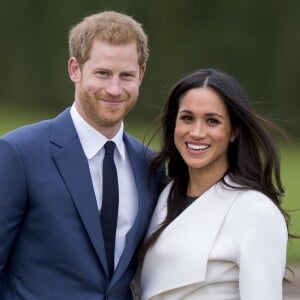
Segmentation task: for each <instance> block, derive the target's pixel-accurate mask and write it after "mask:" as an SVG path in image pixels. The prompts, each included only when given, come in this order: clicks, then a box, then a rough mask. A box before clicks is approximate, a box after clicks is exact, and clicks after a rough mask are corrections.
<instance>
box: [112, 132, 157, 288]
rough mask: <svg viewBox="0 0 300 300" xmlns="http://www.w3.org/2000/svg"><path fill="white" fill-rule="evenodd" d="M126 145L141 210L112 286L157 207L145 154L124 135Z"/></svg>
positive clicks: (130, 233) (129, 234)
mask: <svg viewBox="0 0 300 300" xmlns="http://www.w3.org/2000/svg"><path fill="white" fill-rule="evenodd" d="M124 143H125V146H126V150H127V152H128V155H129V158H130V161H131V167H132V170H133V174H134V178H135V183H136V187H137V193H138V201H139V209H138V213H137V216H136V219H135V222H134V224H133V226H132V228H131V230H130V231H129V232H128V234H127V236H126V245H125V248H124V251H123V254H122V256H121V258H120V261H119V264H118V266H117V269H116V272H115V274H114V276H113V279H112V284H114V282H116V281H117V280H118V279H119V278H120V276H121V275H122V274H123V272H125V270H126V269H127V267H128V264H129V263H130V261H131V258H132V256H133V255H134V253H135V251H136V248H137V246H138V244H139V243H140V241H141V240H142V238H143V236H144V234H145V230H146V228H147V226H148V223H149V221H150V218H151V214H152V212H153V209H154V205H155V201H153V195H151V191H150V190H149V189H148V181H147V180H148V168H147V164H146V156H145V153H144V151H141V145H140V144H136V141H134V140H132V139H131V137H130V136H128V135H127V134H126V133H125V134H124Z"/></svg>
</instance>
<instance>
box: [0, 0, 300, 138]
mask: <svg viewBox="0 0 300 300" xmlns="http://www.w3.org/2000/svg"><path fill="white" fill-rule="evenodd" d="M0 6H1V7H0V9H1V12H2V14H1V15H2V16H1V19H0V28H1V29H0V30H1V37H2V39H1V47H0V57H1V66H2V70H3V71H2V72H1V73H0V81H1V89H0V101H1V103H9V104H10V105H13V104H15V105H18V106H25V105H26V106H31V107H41V108H45V109H56V110H57V111H58V110H61V109H62V108H63V107H65V106H66V105H70V104H71V103H72V101H73V87H72V84H71V82H70V81H69V79H68V74H67V60H68V44H67V39H68V31H69V29H70V27H71V26H72V25H73V24H75V23H77V22H78V21H79V20H80V19H81V18H82V17H83V16H85V15H88V14H90V13H93V12H98V11H101V10H118V11H121V12H124V13H127V14H129V15H132V16H134V17H135V18H136V19H137V20H138V21H139V22H141V23H142V24H143V26H144V28H145V30H146V32H147V33H148V35H149V42H150V59H149V63H148V66H147V73H146V77H145V80H144V83H143V85H142V89H141V95H140V100H139V102H138V104H137V107H136V108H135V110H134V112H133V113H132V114H131V115H130V118H136V119H139V118H140V119H142V120H150V119H153V118H154V116H156V115H157V114H158V112H159V111H160V109H161V106H162V104H163V103H164V101H165V99H166V97H167V94H168V91H169V89H170V88H171V86H172V85H173V84H174V83H175V81H177V80H178V79H179V78H180V77H182V76H183V75H185V74H187V73H189V72H191V71H193V70H195V69H197V68H204V67H215V68H220V69H224V70H225V71H227V72H229V73H230V74H232V75H234V76H236V77H237V78H238V79H239V80H240V82H241V83H242V85H243V86H244V87H245V90H246V92H247V94H248V96H249V99H250V100H251V101H252V102H253V103H254V104H255V106H256V107H257V109H258V110H259V111H261V112H263V113H265V114H267V115H268V116H269V117H271V118H273V119H274V120H276V121H278V123H279V124H280V125H283V127H285V128H286V129H287V130H288V131H289V132H290V133H291V135H293V136H297V137H300V120H299V116H298V114H299V111H300V109H299V106H300V103H299V101H298V86H299V83H298V81H299V79H298V78H299V77H300V59H299V58H298V55H299V54H298V53H300V51H299V50H300V35H299V33H298V30H299V28H300V2H299V1H297V0H287V1H285V2H284V3H283V2H282V1H279V0H265V1H263V2H262V1H259V0H252V1H250V0H232V1H225V0H211V1H199V0H189V1H182V0H173V1H172V2H169V1H161V0H152V1H151V2H150V1H149V2H142V1H140V0H131V1H130V0H128V1H123V0H109V1H108V0H103V1H96V0H89V1H83V0H60V1H58V0H53V1H38V0H27V1H16V0H11V1H7V2H4V1H3V2H2V3H1V4H0Z"/></svg>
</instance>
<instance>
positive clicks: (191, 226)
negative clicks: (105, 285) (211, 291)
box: [141, 184, 235, 299]
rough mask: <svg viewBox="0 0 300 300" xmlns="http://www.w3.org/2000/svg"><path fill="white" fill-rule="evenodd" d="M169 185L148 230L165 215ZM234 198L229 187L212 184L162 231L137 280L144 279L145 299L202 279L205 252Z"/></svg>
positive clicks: (209, 246)
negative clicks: (140, 276)
mask: <svg viewBox="0 0 300 300" xmlns="http://www.w3.org/2000/svg"><path fill="white" fill-rule="evenodd" d="M170 187H171V184H169V185H168V186H167V188H166V189H165V191H164V192H163V194H162V195H161V197H160V199H159V203H158V205H157V208H156V210H155V213H154V218H153V221H152V222H151V227H150V230H155V227H156V226H157V222H158V223H160V222H161V221H162V220H164V218H165V215H166V205H165V201H166V198H167V196H168V194H169V190H170ZM234 200H235V198H234V196H233V193H232V191H231V190H230V189H227V188H225V187H223V186H222V185H221V184H216V185H214V186H213V187H212V188H210V189H209V190H208V191H207V192H206V193H204V194H203V195H202V196H201V197H200V198H198V199H197V200H196V201H195V202H194V203H192V204H191V205H190V206H189V207H188V208H187V209H186V210H184V211H183V212H182V213H181V214H180V215H179V216H178V217H177V218H176V219H175V220H174V221H173V222H172V223H171V224H170V225H169V226H168V227H167V228H166V229H165V230H164V231H163V233H162V234H161V235H160V237H159V239H158V240H157V242H156V244H154V245H153V247H152V248H151V249H150V250H149V251H148V253H147V255H146V257H145V260H144V270H145V271H144V272H143V273H142V280H141V282H142V284H143V283H145V286H143V287H142V288H143V290H144V291H145V294H144V296H145V297H146V298H147V299H148V298H150V297H151V296H153V295H156V294H160V293H163V292H164V291H168V290H171V289H176V288H179V287H182V286H185V285H189V284H194V283H197V282H201V281H204V279H205V275H206V266H207V261H208V257H209V253H210V251H211V249H212V247H213V244H214V241H215V239H216V237H217V234H218V232H219V230H220V227H221V226H222V223H223V221H224V219H225V217H226V215H227V213H228V211H229V210H230V207H231V206H232V204H233V202H234ZM195 237H196V238H195ZM197 237H199V238H197ZM174 262H176V263H174ZM150 277H151V278H150ZM150 283H151V285H150Z"/></svg>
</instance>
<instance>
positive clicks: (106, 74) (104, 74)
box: [97, 71, 109, 76]
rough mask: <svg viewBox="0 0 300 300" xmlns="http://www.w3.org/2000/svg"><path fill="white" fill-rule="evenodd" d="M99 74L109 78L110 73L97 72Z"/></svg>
mask: <svg viewBox="0 0 300 300" xmlns="http://www.w3.org/2000/svg"><path fill="white" fill-rule="evenodd" d="M97 74H98V75H100V76H108V75H109V74H108V72H107V71H97Z"/></svg>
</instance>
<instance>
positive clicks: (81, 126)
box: [70, 103, 125, 160]
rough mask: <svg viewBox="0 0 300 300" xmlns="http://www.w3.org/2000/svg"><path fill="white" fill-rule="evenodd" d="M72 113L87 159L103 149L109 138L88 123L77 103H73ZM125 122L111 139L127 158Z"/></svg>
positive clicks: (123, 157) (122, 155) (122, 156)
mask: <svg viewBox="0 0 300 300" xmlns="http://www.w3.org/2000/svg"><path fill="white" fill-rule="evenodd" d="M70 114H71V117H72V120H73V123H74V126H75V129H76V131H77V134H78V137H79V140H80V143H81V145H82V148H83V151H84V153H85V155H86V157H87V159H91V158H93V157H94V156H95V155H96V154H97V153H98V152H99V150H101V149H102V148H103V146H104V144H105V143H106V142H107V141H108V139H107V138H106V137H105V136H104V135H103V134H101V133H100V132H99V131H97V130H96V129H95V128H94V127H92V126H91V125H90V124H89V123H87V122H86V121H85V120H84V119H83V118H82V117H81V116H80V114H79V113H78V111H77V109H76V107H75V103H73V105H72V107H71V110H70ZM123 132H124V124H123V122H122V124H121V127H120V129H119V131H118V132H117V134H116V135H115V136H114V137H113V138H112V139H111V141H114V142H115V143H116V148H117V149H118V153H119V154H120V156H121V158H122V159H123V160H125V145H124V141H123Z"/></svg>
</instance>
